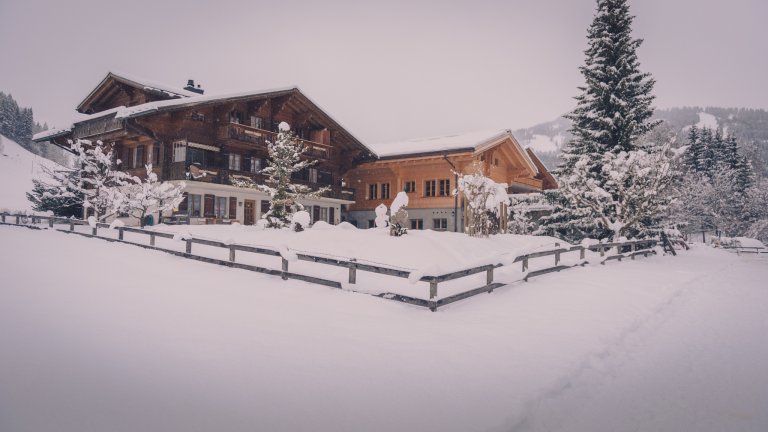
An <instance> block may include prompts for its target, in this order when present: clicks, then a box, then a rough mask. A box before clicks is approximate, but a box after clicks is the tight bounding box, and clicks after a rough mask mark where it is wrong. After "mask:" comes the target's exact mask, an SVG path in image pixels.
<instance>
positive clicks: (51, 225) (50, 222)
mask: <svg viewBox="0 0 768 432" xmlns="http://www.w3.org/2000/svg"><path fill="white" fill-rule="evenodd" d="M48 228H53V218H52V217H50V218H48Z"/></svg>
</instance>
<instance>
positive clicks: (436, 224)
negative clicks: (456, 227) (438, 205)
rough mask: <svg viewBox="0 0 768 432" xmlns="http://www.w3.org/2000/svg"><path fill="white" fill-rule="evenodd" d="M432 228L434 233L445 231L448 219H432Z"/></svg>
mask: <svg viewBox="0 0 768 432" xmlns="http://www.w3.org/2000/svg"><path fill="white" fill-rule="evenodd" d="M432 228H433V229H434V230H435V231H445V230H447V229H448V219H445V218H442V219H432Z"/></svg>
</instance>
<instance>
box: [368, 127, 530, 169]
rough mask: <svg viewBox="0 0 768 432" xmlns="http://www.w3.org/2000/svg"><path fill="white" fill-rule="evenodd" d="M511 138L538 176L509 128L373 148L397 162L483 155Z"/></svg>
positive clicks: (388, 144)
mask: <svg viewBox="0 0 768 432" xmlns="http://www.w3.org/2000/svg"><path fill="white" fill-rule="evenodd" d="M507 139H509V140H510V141H511V142H512V144H513V145H514V146H515V147H516V149H517V150H518V152H519V153H520V156H521V157H522V158H523V159H524V160H525V162H526V163H527V164H528V167H529V168H530V169H531V170H532V171H533V172H534V173H538V172H539V169H538V168H537V167H536V165H535V164H534V163H533V161H532V160H531V159H530V157H529V156H528V154H527V153H526V152H525V151H524V150H523V148H522V147H521V146H520V143H519V142H518V141H517V139H516V138H515V136H514V135H513V134H512V131H511V130H510V129H494V130H484V131H476V132H469V133H464V134H454V135H445V136H435V137H427V138H417V139H410V140H405V141H397V142H390V143H383V144H375V145H371V148H372V149H373V150H374V151H375V152H376V154H377V155H379V157H380V158H386V159H395V158H399V157H401V156H402V157H407V156H414V155H418V154H439V153H441V152H456V151H471V152H473V153H475V154H476V153H480V152H483V151H485V150H487V149H489V148H491V147H493V146H495V145H497V144H499V143H501V142H503V141H505V140H507Z"/></svg>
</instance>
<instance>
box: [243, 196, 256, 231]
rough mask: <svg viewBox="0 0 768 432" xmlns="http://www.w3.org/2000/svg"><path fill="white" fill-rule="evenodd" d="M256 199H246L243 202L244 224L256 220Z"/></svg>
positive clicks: (251, 223)
mask: <svg viewBox="0 0 768 432" xmlns="http://www.w3.org/2000/svg"><path fill="white" fill-rule="evenodd" d="M255 210H256V201H254V200H245V201H244V202H243V224H244V225H253V223H254V220H255V217H254V216H255V213H254V212H255Z"/></svg>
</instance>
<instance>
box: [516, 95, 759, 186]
mask: <svg viewBox="0 0 768 432" xmlns="http://www.w3.org/2000/svg"><path fill="white" fill-rule="evenodd" d="M654 118H657V119H661V120H663V121H664V122H665V123H666V126H667V127H669V128H670V130H671V131H672V132H673V133H675V134H676V135H677V141H678V142H679V143H680V144H681V145H682V144H683V143H685V140H686V138H685V136H686V133H687V132H688V130H689V129H690V127H691V126H693V125H697V126H700V127H703V126H705V127H711V128H717V127H721V128H723V131H724V132H725V133H733V134H734V135H736V138H737V139H738V140H739V144H740V145H741V146H742V151H743V152H744V154H745V155H746V156H747V157H749V158H750V160H752V164H753V165H754V166H755V170H756V171H757V174H758V175H760V176H763V177H768V111H766V110H762V109H745V108H718V107H706V108H701V107H683V108H670V109H663V110H656V112H655V113H654ZM570 127H571V124H570V122H569V121H568V120H566V119H564V118H562V117H560V118H557V119H555V120H552V121H549V122H546V123H541V124H538V125H535V126H533V127H530V128H527V129H520V130H517V131H515V136H516V137H517V139H518V140H519V141H520V144H522V146H523V147H531V148H532V149H533V150H534V151H535V152H536V154H537V155H539V156H540V158H541V159H542V161H543V162H544V163H545V164H546V165H547V166H548V167H550V168H553V167H555V166H556V165H557V163H558V161H559V158H558V155H559V153H560V151H561V150H562V149H563V146H564V145H565V144H566V143H567V142H568V141H569V140H570V139H571V134H570V133H568V129H570Z"/></svg>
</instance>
